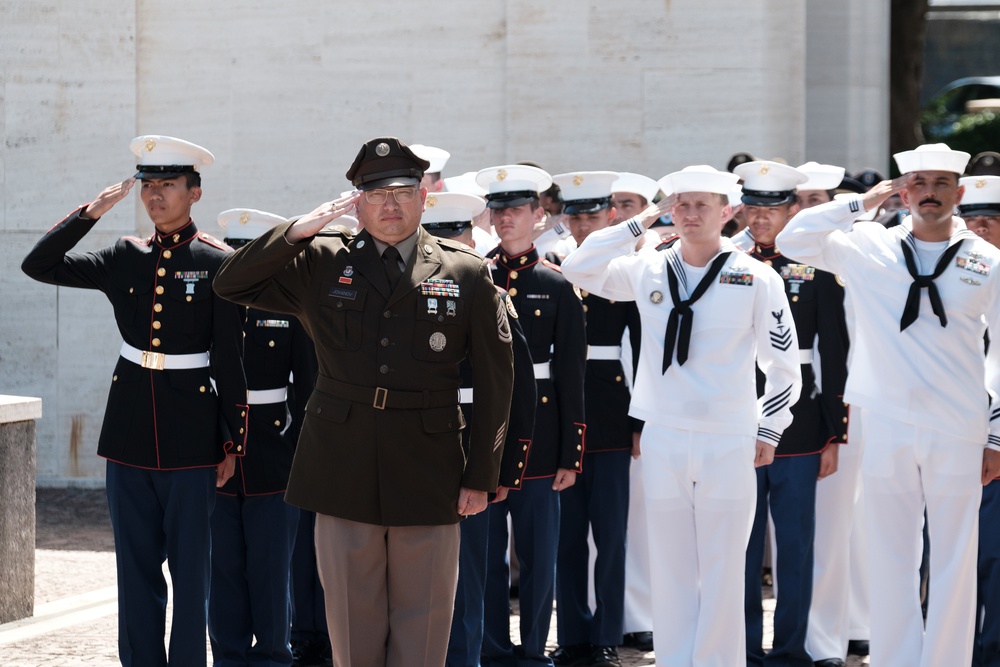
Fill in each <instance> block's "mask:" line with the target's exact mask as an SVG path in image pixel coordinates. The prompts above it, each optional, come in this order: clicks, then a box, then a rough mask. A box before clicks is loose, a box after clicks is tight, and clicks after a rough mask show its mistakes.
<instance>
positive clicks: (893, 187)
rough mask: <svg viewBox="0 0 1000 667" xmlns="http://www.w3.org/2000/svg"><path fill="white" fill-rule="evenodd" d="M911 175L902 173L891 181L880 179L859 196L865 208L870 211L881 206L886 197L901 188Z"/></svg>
mask: <svg viewBox="0 0 1000 667" xmlns="http://www.w3.org/2000/svg"><path fill="white" fill-rule="evenodd" d="M912 177H913V174H903V175H902V176H897V177H896V178H894V179H892V180H891V181H882V182H881V183H878V184H876V185H875V186H874V187H873V188H872V189H871V190H869V191H868V192H866V193H865V195H864V197H862V198H861V203H862V204H864V205H865V210H866V211H870V210H872V209H873V208H878V207H879V206H881V205H882V204H883V203H884V202H885V200H886V199H888V198H889V197H891V196H893V195H894V194H896V193H897V192H899V191H900V190H902V189H903V188H904V187H905V186H906V184H907V183H909V181H910V179H911V178H912Z"/></svg>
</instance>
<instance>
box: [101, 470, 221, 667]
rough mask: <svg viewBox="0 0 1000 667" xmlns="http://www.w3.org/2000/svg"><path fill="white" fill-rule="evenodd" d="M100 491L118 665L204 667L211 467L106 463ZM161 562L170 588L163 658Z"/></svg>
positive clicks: (212, 496) (212, 500)
mask: <svg viewBox="0 0 1000 667" xmlns="http://www.w3.org/2000/svg"><path fill="white" fill-rule="evenodd" d="M107 493H108V509H109V510H110V512H111V528H112V530H113V531H114V535H115V560H116V561H117V565H118V655H119V658H120V659H121V663H122V665H123V667H167V666H168V665H170V666H173V667H202V666H204V665H205V664H206V662H207V655H206V651H205V627H206V625H207V622H208V591H209V580H210V577H211V552H212V534H211V528H210V517H211V514H212V509H213V507H214V506H215V468H194V469H190V470H144V469H142V468H133V467H131V466H126V465H122V464H120V463H115V462H113V461H108V463H107ZM164 560H166V561H167V564H168V566H169V569H170V581H171V583H172V585H173V616H172V618H171V625H170V643H169V660H168V657H167V655H168V653H167V651H165V650H164V647H163V644H164V642H163V639H164V635H165V633H166V620H167V582H166V579H165V578H164V576H163V561H164Z"/></svg>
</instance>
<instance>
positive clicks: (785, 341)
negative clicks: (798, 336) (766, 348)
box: [768, 309, 793, 352]
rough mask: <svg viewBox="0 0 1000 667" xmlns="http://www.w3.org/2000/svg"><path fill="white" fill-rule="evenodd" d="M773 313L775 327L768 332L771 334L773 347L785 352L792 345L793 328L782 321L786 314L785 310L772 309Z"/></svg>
mask: <svg viewBox="0 0 1000 667" xmlns="http://www.w3.org/2000/svg"><path fill="white" fill-rule="evenodd" d="M771 315H772V316H773V317H774V319H775V325H774V326H775V329H776V330H774V331H770V332H768V333H770V334H771V347H773V348H774V349H776V350H781V351H782V352H784V351H785V350H787V349H788V348H790V347H791V346H792V340H793V337H792V330H791V328H789V327H787V326H785V325H784V324H782V322H781V318H783V317H784V316H785V311H784V310H783V309H782V310H772V311H771Z"/></svg>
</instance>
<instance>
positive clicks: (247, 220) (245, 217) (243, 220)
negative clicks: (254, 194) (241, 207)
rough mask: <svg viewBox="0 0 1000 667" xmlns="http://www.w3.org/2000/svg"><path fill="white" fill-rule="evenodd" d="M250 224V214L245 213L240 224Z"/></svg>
mask: <svg viewBox="0 0 1000 667" xmlns="http://www.w3.org/2000/svg"><path fill="white" fill-rule="evenodd" d="M248 222H250V214H249V213H247V212H246V211H243V213H241V214H240V224H241V225H245V224H247V223H248Z"/></svg>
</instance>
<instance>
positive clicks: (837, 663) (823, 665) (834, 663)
mask: <svg viewBox="0 0 1000 667" xmlns="http://www.w3.org/2000/svg"><path fill="white" fill-rule="evenodd" d="M813 667H844V661H843V660H841V659H840V658H827V659H826V660H817V661H816V662H814V663H813Z"/></svg>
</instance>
